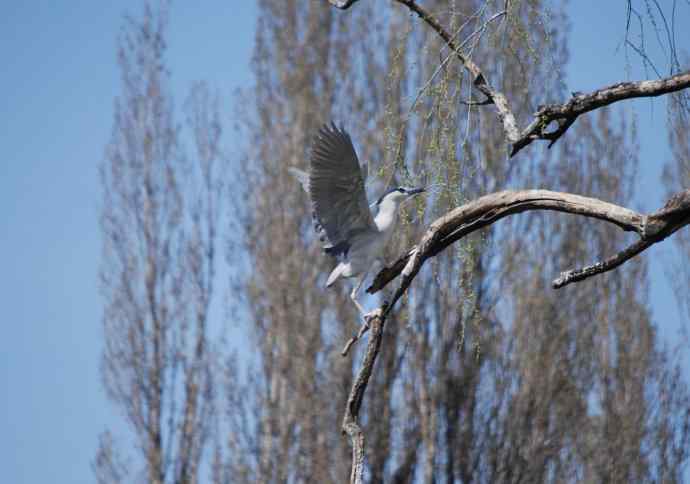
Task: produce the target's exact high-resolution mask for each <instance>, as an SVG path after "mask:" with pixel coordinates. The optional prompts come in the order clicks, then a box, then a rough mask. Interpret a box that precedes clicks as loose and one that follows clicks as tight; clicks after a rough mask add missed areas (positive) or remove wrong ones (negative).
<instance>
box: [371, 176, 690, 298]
mask: <svg viewBox="0 0 690 484" xmlns="http://www.w3.org/2000/svg"><path fill="white" fill-rule="evenodd" d="M529 210H552V211H559V212H566V213H571V214H574V215H582V216H584V217H589V218H597V219H600V220H605V221H607V222H610V223H612V224H615V225H617V226H619V227H620V228H621V229H623V230H625V231H632V232H635V233H637V234H638V235H639V237H640V240H639V241H638V242H636V243H635V244H633V245H631V246H630V247H629V248H627V249H625V250H623V251H621V252H620V253H618V254H616V255H615V256H613V257H611V258H610V259H606V260H605V261H603V262H600V263H598V264H594V265H592V266H588V267H586V268H584V269H580V270H571V271H567V272H564V273H562V274H561V275H560V277H559V278H558V279H556V280H555V281H554V283H553V284H554V287H555V288H560V287H563V286H565V285H567V284H569V283H571V282H576V281H580V280H583V279H586V278H588V277H591V276H593V275H596V274H601V273H602V272H607V271H610V270H612V269H614V268H616V267H618V266H619V265H621V264H622V263H623V262H625V261H627V260H629V259H631V258H632V257H634V256H635V255H637V254H639V253H640V252H642V251H643V250H645V249H647V248H648V247H650V246H651V245H653V244H655V243H657V242H659V241H661V240H663V239H665V238H666V237H668V236H669V235H671V234H672V233H674V232H675V231H676V230H678V229H679V228H681V227H683V226H684V225H687V224H688V223H690V189H689V190H685V191H683V192H680V193H678V194H677V195H675V196H674V197H673V198H671V199H670V200H669V201H668V202H667V203H666V205H664V207H663V208H662V209H661V210H659V211H657V212H654V213H652V214H649V215H644V214H640V213H637V212H635V211H633V210H630V209H628V208H625V207H621V206H618V205H614V204H612V203H608V202H604V201H602V200H598V199H596V198H589V197H583V196H580V195H574V194H570V193H562V192H553V191H550V190H521V191H504V192H497V193H492V194H490V195H485V196H483V197H481V198H479V199H477V200H474V201H472V202H469V203H467V204H465V205H462V206H460V207H457V208H455V209H453V210H451V211H450V212H448V213H447V214H446V215H444V216H442V217H440V218H439V219H437V220H436V221H435V222H433V223H432V224H431V226H430V227H429V229H428V230H427V232H426V233H425V235H424V236H423V237H422V239H421V241H420V242H419V243H418V244H417V245H416V246H414V247H413V248H412V249H411V250H410V251H408V253H407V254H405V255H403V256H402V257H400V258H399V259H398V260H397V261H396V262H395V263H394V264H393V265H392V266H391V267H385V268H383V269H382V270H381V271H380V272H379V273H378V275H377V276H376V278H375V279H374V282H373V283H372V285H371V286H370V287H369V288H368V289H367V292H369V293H370V294H373V293H375V292H377V291H380V290H381V289H382V288H383V287H385V286H386V285H387V284H388V283H389V282H390V281H391V280H393V279H394V278H395V277H397V276H398V275H400V274H403V279H402V282H401V284H400V287H399V288H398V291H396V296H397V297H396V296H394V297H393V300H392V301H391V304H390V305H389V309H390V307H392V306H393V304H395V301H397V299H398V297H399V296H400V295H402V292H404V290H405V289H407V287H408V286H409V283H410V282H411V280H412V278H413V277H414V275H416V273H417V272H418V271H419V269H420V268H421V266H422V264H423V263H424V261H425V260H426V259H428V258H430V257H433V256H435V255H436V254H438V253H439V252H441V251H442V250H443V249H445V248H446V247H448V246H449V245H451V244H452V243H453V242H456V241H458V240H460V239H461V238H463V237H465V236H466V235H468V234H470V233H472V232H475V231H477V230H479V229H481V228H483V227H486V226H487V225H491V224H492V223H494V222H496V221H498V220H500V219H502V218H503V217H506V216H508V215H512V214H516V213H521V212H525V211H529ZM403 287H404V289H403V291H402V292H400V288H403ZM399 292H400V294H398V293H399Z"/></svg>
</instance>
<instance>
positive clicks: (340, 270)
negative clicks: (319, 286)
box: [326, 262, 347, 287]
mask: <svg viewBox="0 0 690 484" xmlns="http://www.w3.org/2000/svg"><path fill="white" fill-rule="evenodd" d="M346 267H347V264H345V263H344V262H341V263H340V264H338V265H337V266H335V269H333V271H332V272H331V275H330V276H328V280H327V281H326V287H331V286H332V285H333V284H334V283H335V281H337V280H338V279H339V278H340V276H341V275H342V273H343V272H344V271H345V268H346Z"/></svg>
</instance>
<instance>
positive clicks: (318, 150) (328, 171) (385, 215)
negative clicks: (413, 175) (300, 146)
mask: <svg viewBox="0 0 690 484" xmlns="http://www.w3.org/2000/svg"><path fill="white" fill-rule="evenodd" d="M367 167H368V165H367V164H360V162H359V159H358V158H357V153H356V151H355V148H354V146H353V144H352V139H351V138H350V135H349V134H348V133H347V131H345V128H344V127H343V126H342V125H341V126H340V128H338V127H337V126H336V125H335V123H333V122H331V124H330V125H328V124H324V125H323V126H322V127H321V128H320V129H319V130H318V133H317V134H316V136H315V138H314V143H313V146H312V150H311V159H310V167H309V172H308V173H307V172H305V171H303V170H300V169H298V168H296V167H290V168H289V172H290V173H291V174H292V175H293V176H294V177H295V178H296V179H297V180H298V181H299V182H300V184H301V185H302V187H303V188H304V190H305V191H306V192H307V194H308V195H309V198H310V200H311V208H312V218H313V222H314V230H315V231H316V233H317V235H318V236H319V239H320V241H321V242H322V244H323V250H324V252H325V253H326V254H328V255H330V256H333V257H335V258H337V259H338V261H339V262H338V264H337V265H336V266H335V268H334V269H333V270H332V271H331V273H330V275H329V276H328V279H327V280H326V287H331V286H333V284H335V282H336V281H338V280H339V279H341V278H354V279H355V284H354V286H353V288H352V292H351V293H350V299H351V300H352V302H353V303H354V304H355V306H356V307H357V309H358V310H359V312H360V313H361V314H362V316H363V318H364V320H365V322H366V321H368V320H369V319H370V317H371V316H370V314H369V313H367V312H366V311H365V310H364V308H363V307H362V305H361V304H360V302H359V301H358V300H357V294H358V293H359V290H360V288H361V287H362V284H363V283H364V280H365V278H366V276H367V274H368V272H369V270H370V269H371V267H372V265H373V264H374V262H376V261H378V262H383V259H382V256H383V251H384V249H385V247H386V245H387V243H388V242H389V240H390V238H391V235H392V234H393V231H394V228H395V223H396V219H397V214H398V209H399V208H400V206H401V205H402V204H403V203H404V202H405V201H407V200H409V199H411V198H412V197H414V196H415V195H418V194H421V193H424V192H425V191H426V189H425V188H424V187H421V188H409V187H403V186H398V187H394V188H390V189H389V190H387V191H386V192H385V193H383V195H381V196H380V197H379V198H378V199H377V201H376V202H375V203H374V204H372V205H371V208H373V209H374V211H375V213H372V210H371V209H370V205H369V202H368V200H367V194H366V189H365V181H366V178H367V173H368V168H367Z"/></svg>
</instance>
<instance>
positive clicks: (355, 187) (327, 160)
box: [309, 124, 376, 255]
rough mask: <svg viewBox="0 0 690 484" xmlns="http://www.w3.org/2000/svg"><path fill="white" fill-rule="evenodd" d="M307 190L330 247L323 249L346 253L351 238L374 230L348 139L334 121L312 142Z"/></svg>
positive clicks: (334, 253) (360, 171) (359, 169)
mask: <svg viewBox="0 0 690 484" xmlns="http://www.w3.org/2000/svg"><path fill="white" fill-rule="evenodd" d="M309 192H310V195H311V201H312V207H313V209H314V215H315V217H316V219H317V221H318V223H319V224H320V225H321V226H322V227H323V230H324V231H325V233H326V236H327V238H328V241H329V243H330V245H331V248H332V249H331V251H328V250H327V252H329V253H331V254H333V255H337V254H338V253H342V252H344V253H347V250H348V249H349V246H350V244H351V240H352V238H353V237H355V236H357V234H360V233H363V232H367V231H370V230H376V226H375V225H374V220H373V218H372V216H371V211H370V210H369V203H368V202H367V195H366V191H365V189H364V179H363V177H362V170H361V168H360V166H359V161H358V160H357V153H355V148H354V146H352V140H351V139H350V135H349V134H347V132H346V131H345V130H344V129H343V128H340V129H338V128H337V127H336V126H335V124H331V125H330V126H329V125H324V126H323V127H322V128H321V129H320V130H319V133H318V135H317V136H316V139H315V141H314V147H313V148H312V156H311V170H310V172H309Z"/></svg>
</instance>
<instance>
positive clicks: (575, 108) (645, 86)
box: [328, 0, 690, 157]
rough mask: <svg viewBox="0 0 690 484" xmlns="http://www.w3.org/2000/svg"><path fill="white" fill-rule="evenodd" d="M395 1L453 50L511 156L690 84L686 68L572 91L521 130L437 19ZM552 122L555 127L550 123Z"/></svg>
mask: <svg viewBox="0 0 690 484" xmlns="http://www.w3.org/2000/svg"><path fill="white" fill-rule="evenodd" d="M328 1H329V3H330V4H331V5H333V6H335V7H337V8H340V9H343V10H345V9H348V8H350V7H351V6H352V5H353V4H354V3H356V2H357V0H328ZM394 1H396V2H397V3H400V4H402V5H404V6H406V7H407V8H408V9H409V10H410V11H411V12H413V13H415V14H417V15H418V16H419V18H420V19H422V20H423V21H424V22H425V23H426V24H427V25H428V26H429V27H431V29H433V30H434V31H435V32H436V33H437V34H438V35H439V36H440V37H441V39H443V41H444V42H445V43H446V45H447V46H448V48H449V49H450V50H451V51H453V52H454V53H455V55H456V57H457V58H458V59H459V60H460V62H461V63H462V65H463V67H464V68H465V69H466V70H467V72H469V73H470V75H471V76H472V84H473V85H474V87H475V88H476V89H477V90H478V91H479V92H481V93H482V94H483V95H484V96H485V97H486V99H484V100H483V101H480V102H479V103H473V104H477V105H485V104H492V105H494V107H495V109H496V115H497V117H498V120H499V122H500V123H501V125H502V126H503V132H504V134H505V138H506V141H507V143H508V145H509V147H510V156H511V157H512V156H515V155H516V154H517V153H518V152H519V151H520V150H521V149H523V148H524V147H526V146H528V145H530V144H531V143H532V142H533V141H536V140H542V141H548V142H549V148H550V147H551V146H553V144H554V143H555V142H556V141H558V140H559V139H560V138H561V136H563V135H564V134H565V132H566V131H567V130H568V128H570V126H572V124H573V123H574V122H575V120H576V119H577V118H578V117H579V116H580V115H582V114H585V113H588V112H590V111H593V110H595V109H598V108H602V107H604V106H608V105H609V104H613V103H616V102H618V101H623V100H626V99H634V98H639V97H655V96H661V95H663V94H669V93H672V92H677V91H681V90H683V89H687V88H689V87H690V71H685V72H681V73H679V74H676V75H674V76H670V77H666V78H663V79H657V80H647V81H637V82H620V83H616V84H613V85H610V86H606V87H603V88H601V89H597V90H596V91H592V92H590V93H574V94H573V97H572V98H571V99H570V100H569V101H567V102H565V103H562V104H549V105H546V106H540V107H539V109H538V110H537V112H536V113H534V119H533V120H532V122H530V123H529V125H528V126H527V127H526V128H525V129H523V130H522V131H520V129H519V128H518V126H517V121H516V118H515V113H513V111H512V110H511V109H510V105H509V104H508V100H507V98H506V97H505V95H504V94H503V93H501V92H500V91H498V90H496V89H495V88H494V87H493V86H492V85H491V84H490V82H489V80H488V79H487V78H486V76H484V73H483V72H482V70H481V68H480V67H479V66H478V65H477V64H476V63H475V62H474V61H473V60H472V59H471V58H470V57H469V56H468V55H466V54H465V53H464V52H462V50H461V49H460V47H459V46H458V45H457V43H456V42H455V40H454V36H452V35H451V34H450V32H448V31H447V30H446V29H445V28H444V27H443V25H441V23H440V22H439V21H438V19H436V18H435V17H434V16H433V15H432V14H431V13H430V12H429V11H427V10H426V9H424V8H423V7H422V6H421V5H419V4H418V3H417V2H416V1H415V0H394ZM554 123H555V126H552V125H553V124H554Z"/></svg>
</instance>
